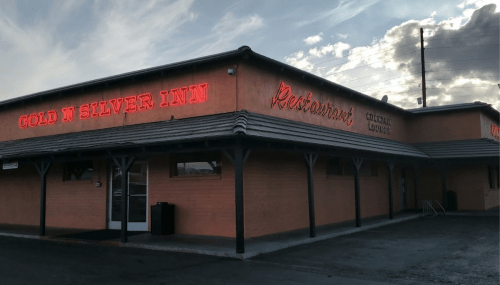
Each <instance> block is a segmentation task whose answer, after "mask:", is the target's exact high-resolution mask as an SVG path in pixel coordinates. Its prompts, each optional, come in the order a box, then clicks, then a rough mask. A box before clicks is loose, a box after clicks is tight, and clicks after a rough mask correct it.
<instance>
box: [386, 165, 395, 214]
mask: <svg viewBox="0 0 500 285" xmlns="http://www.w3.org/2000/svg"><path fill="white" fill-rule="evenodd" d="M393 169H394V161H393V160H389V161H387V171H388V173H389V175H388V179H389V219H391V220H392V219H394V205H393V201H392V200H393V198H392V170H393Z"/></svg>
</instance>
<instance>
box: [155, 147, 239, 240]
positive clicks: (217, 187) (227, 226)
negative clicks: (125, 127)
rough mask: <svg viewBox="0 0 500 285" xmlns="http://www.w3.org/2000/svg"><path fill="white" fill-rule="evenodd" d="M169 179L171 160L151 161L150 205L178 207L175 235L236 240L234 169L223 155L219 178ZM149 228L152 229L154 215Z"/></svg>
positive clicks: (161, 157) (157, 159)
mask: <svg viewBox="0 0 500 285" xmlns="http://www.w3.org/2000/svg"><path fill="white" fill-rule="evenodd" d="M210 178H213V177H206V176H205V177H194V178H182V177H174V178H170V177H169V157H168V156H167V155H163V156H157V157H154V158H151V159H150V160H149V205H150V206H151V205H156V203H157V202H169V203H172V204H174V205H175V232H176V233H179V234H191V235H212V236H224V237H235V236H236V224H235V207H234V199H235V198H234V168H233V165H232V164H231V163H230V162H229V161H228V160H227V159H226V158H225V156H224V155H222V170H221V175H220V176H219V177H215V178H216V179H210ZM149 215H150V217H149V219H148V221H149V222H148V225H149V226H150V225H151V222H150V221H151V211H150V214H149Z"/></svg>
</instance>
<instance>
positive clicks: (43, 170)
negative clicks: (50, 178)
mask: <svg viewBox="0 0 500 285" xmlns="http://www.w3.org/2000/svg"><path fill="white" fill-rule="evenodd" d="M50 166H52V163H50V162H40V163H37V164H35V167H36V170H38V173H39V174H40V236H44V235H45V213H46V208H45V206H46V204H47V202H46V198H47V173H48V172H49V169H50Z"/></svg>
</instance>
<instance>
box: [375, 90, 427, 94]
mask: <svg viewBox="0 0 500 285" xmlns="http://www.w3.org/2000/svg"><path fill="white" fill-rule="evenodd" d="M416 91H419V92H420V91H422V89H412V90H406V91H400V92H388V93H390V94H401V93H412V92H416ZM372 94H373V93H372Z"/></svg>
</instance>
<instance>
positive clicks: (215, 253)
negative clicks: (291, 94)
mask: <svg viewBox="0 0 500 285" xmlns="http://www.w3.org/2000/svg"><path fill="white" fill-rule="evenodd" d="M419 217H420V215H418V214H415V215H412V216H409V217H404V218H398V219H394V220H388V221H384V222H380V223H376V224H372V225H368V226H363V227H359V228H354V229H349V230H345V231H341V232H336V233H331V234H325V235H321V236H316V237H315V238H304V239H301V240H297V241H291V242H279V241H278V242H273V243H274V244H272V245H268V246H265V247H262V248H260V249H259V250H254V251H250V252H247V253H243V254H240V253H235V252H234V253H232V252H231V253H229V252H222V251H216V250H202V249H191V248H181V247H175V246H161V245H147V244H140V243H134V242H128V243H121V242H120V241H101V242H95V241H87V240H75V239H65V238H57V237H40V236H38V235H28V234H14V233H5V232H0V236H7V237H17V238H28V239H39V240H47V241H57V242H64V243H72V244H94V245H96V244H97V245H105V246H118V247H128V248H141V249H149V250H158V251H171V252H182V253H193V254H202V255H210V256H218V257H226V258H236V259H241V260H245V259H249V258H252V257H255V256H257V255H260V254H265V253H271V252H275V251H278V250H282V249H286V248H290V247H294V246H299V245H304V244H310V243H314V242H318V241H323V240H327V239H331V238H335V237H339V236H344V235H350V234H353V233H358V232H362V231H366V230H370V229H374V228H378V227H382V226H386V225H391V224H397V223H401V222H405V221H410V220H414V219H418V218H419Z"/></svg>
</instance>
